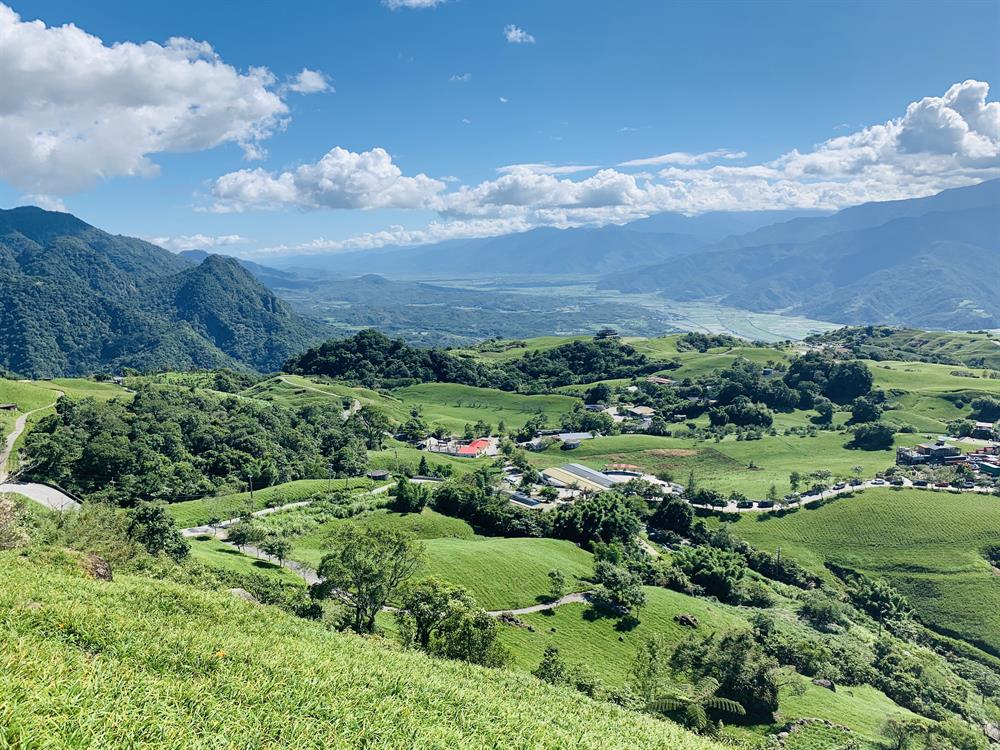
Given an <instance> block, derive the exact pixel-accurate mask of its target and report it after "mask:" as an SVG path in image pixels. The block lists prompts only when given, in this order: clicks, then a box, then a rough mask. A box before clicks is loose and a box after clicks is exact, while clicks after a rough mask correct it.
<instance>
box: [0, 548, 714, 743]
mask: <svg viewBox="0 0 1000 750" xmlns="http://www.w3.org/2000/svg"><path fill="white" fill-rule="evenodd" d="M0 558H2V564H0V695H3V696H4V701H3V705H2V707H0V718H2V722H3V723H2V726H3V733H2V735H0V737H2V738H3V744H4V745H5V746H7V747H14V748H28V747H46V748H53V749H58V750H62V749H64V748H65V749H67V750H83V749H84V748H98V747H99V748H102V750H125V749H126V748H135V747H142V748H146V749H148V750H174V749H175V748H179V747H183V748H190V749H191V750H200V749H202V748H213V749H215V748H249V747H254V748H279V747H295V748H321V747H322V748H331V749H333V750H347V749H348V748H360V747H367V748H376V747H378V748H398V749H399V750H402V749H403V748H424V749H427V750H430V749H431V748H435V749H438V748H439V749H441V750H444V749H445V748H461V749H465V750H472V749H473V748H476V749H478V748H484V749H485V748H496V747H504V748H509V749H510V750H534V749H535V748H541V747H544V748H551V749H552V750H569V749H571V748H572V749H573V750H577V749H580V750H586V749H588V748H589V749H592V750H598V749H600V750H606V749H625V748H628V749H629V750H646V749H649V750H653V749H654V748H655V749H657V750H659V749H661V748H664V747H669V748H675V749H676V750H708V749H709V748H711V747H714V746H713V745H712V744H711V743H710V741H708V740H705V739H701V738H698V737H695V736H694V735H692V734H689V733H687V732H686V731H685V730H683V729H681V728H680V727H679V726H677V725H674V724H669V723H666V722H662V721H657V720H655V719H653V718H650V717H645V716H642V715H639V714H633V713H628V712H625V711H623V710H621V709H618V708H616V707H614V706H611V705H608V704H599V703H595V702H592V701H590V700H589V699H587V698H584V697H582V696H581V695H579V694H578V693H576V692H573V691H570V690H568V689H556V688H551V687H549V686H547V685H545V684H544V683H542V682H540V681H538V680H536V679H534V678H532V677H530V676H528V675H525V674H522V673H518V672H514V671H500V670H489V669H484V668H481V667H475V666H471V665H467V664H463V663H460V662H450V661H443V660H431V659H428V658H427V657H424V656H422V655H419V654H416V653H408V652H400V651H398V650H397V649H395V648H392V647H387V646H385V645H382V644H380V643H379V642H378V641H377V640H375V641H373V640H364V639H361V638H357V637H354V636H349V635H343V634H337V633H332V632H329V631H328V630H326V629H325V628H323V627H322V626H321V625H319V624H316V623H312V622H308V621H305V620H301V619H296V618H294V617H292V616H291V615H287V614H285V613H283V612H280V611H278V610H277V609H275V608H272V607H257V606H255V605H252V604H248V603H246V602H243V601H239V600H237V599H235V598H233V597H231V596H229V595H226V594H222V593H211V592H202V591H197V590H194V589H191V588H189V587H185V586H182V585H178V584H173V583H170V582H165V581H153V580H150V579H144V578H133V577H129V576H116V578H115V580H114V581H112V582H102V581H94V580H91V579H89V578H84V577H83V576H82V575H81V574H80V573H79V572H77V568H76V565H75V561H74V560H73V559H72V558H69V557H68V556H66V557H65V559H64V560H54V561H48V562H44V563H43V562H37V561H32V560H29V559H26V558H24V557H19V556H17V555H14V554H12V553H3V554H2V555H0ZM81 717H86V720H82V719H81Z"/></svg>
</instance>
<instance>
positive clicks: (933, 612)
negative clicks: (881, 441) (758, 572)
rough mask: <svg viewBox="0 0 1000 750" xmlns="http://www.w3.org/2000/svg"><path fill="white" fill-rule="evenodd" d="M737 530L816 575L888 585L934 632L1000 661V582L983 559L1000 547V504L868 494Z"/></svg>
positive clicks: (936, 495) (742, 524) (743, 523)
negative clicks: (831, 573)
mask: <svg viewBox="0 0 1000 750" xmlns="http://www.w3.org/2000/svg"><path fill="white" fill-rule="evenodd" d="M733 530H734V531H735V532H736V534H738V535H739V536H741V537H743V538H745V539H747V541H749V542H751V543H753V544H755V545H757V546H759V547H762V548H764V549H768V550H773V549H774V548H775V547H779V546H780V547H781V548H782V550H783V553H784V554H787V555H789V556H791V557H794V558H795V559H797V560H799V561H800V562H802V563H803V564H806V565H809V566H810V567H812V568H813V569H815V570H821V569H822V565H823V563H824V562H826V561H831V562H835V563H838V564H841V565H846V566H849V567H852V568H855V569H858V570H862V571H866V572H868V573H870V574H872V575H876V576H879V577H885V578H887V579H889V580H890V581H891V582H892V584H893V585H894V586H896V587H897V588H898V589H899V590H900V591H902V592H903V593H904V594H905V595H906V596H907V598H908V599H909V600H910V603H911V604H912V605H913V606H914V607H915V608H916V610H917V612H918V613H919V614H920V615H921V617H923V618H924V620H926V621H927V622H928V623H929V624H931V625H934V626H937V627H939V628H943V629H945V630H947V631H950V632H952V633H955V634H957V635H959V636H960V637H962V638H965V639H967V640H969V641H970V642H972V643H979V644H981V645H984V646H985V647H986V648H988V649H989V650H990V651H992V652H993V653H994V654H1000V618H997V616H996V613H997V612H1000V576H997V575H995V574H994V572H993V571H992V570H991V569H990V566H989V564H988V563H987V562H986V559H985V557H984V556H983V549H984V548H985V547H986V546H987V545H989V544H997V543H1000V498H996V497H990V496H982V495H971V494H963V495H954V494H950V493H944V492H927V491H921V490H888V489H886V490H873V489H869V490H865V492H864V493H863V494H861V495H858V496H856V497H853V498H845V499H841V500H837V501H835V502H833V503H830V504H828V505H826V506H823V507H822V508H819V509H817V510H801V511H798V512H796V513H792V514H790V515H787V516H785V517H783V518H776V517H772V516H759V517H755V518H744V519H741V520H740V521H739V522H738V523H736V524H735V525H734V527H733Z"/></svg>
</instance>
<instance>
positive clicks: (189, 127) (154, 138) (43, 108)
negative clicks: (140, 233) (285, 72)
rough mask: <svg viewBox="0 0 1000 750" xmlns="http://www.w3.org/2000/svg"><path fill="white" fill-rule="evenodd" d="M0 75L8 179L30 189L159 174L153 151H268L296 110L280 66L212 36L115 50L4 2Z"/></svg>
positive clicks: (1, 148) (1, 167)
mask: <svg viewBox="0 0 1000 750" xmlns="http://www.w3.org/2000/svg"><path fill="white" fill-rule="evenodd" d="M0 81H2V82H3V83H2V84H0V86H2V91H3V94H2V103H0V175H2V178H3V180H4V181H6V182H9V183H11V184H12V185H14V186H16V187H18V188H20V189H21V190H24V191H26V192H32V193H54V194H61V195H65V194H68V193H73V192H77V191H79V190H83V189H85V188H87V187H89V186H91V185H92V184H94V183H95V182H97V181H99V180H101V179H105V178H108V177H113V176H117V175H150V174H154V173H156V171H157V166H156V164H155V163H154V162H153V161H152V160H151V158H150V157H151V156H153V155H155V154H158V153H166V152H173V153H178V152H193V151H201V150H204V149H209V148H213V147H215V146H218V145H219V144H222V143H227V142H231V143H237V144H239V145H240V146H242V147H243V150H244V152H245V153H246V155H247V156H249V157H258V156H260V155H261V154H262V153H263V149H262V147H261V145H260V144H261V142H262V141H263V140H265V139H266V138H268V137H269V136H270V135H271V134H272V133H274V132H275V131H276V130H278V129H279V128H281V127H283V126H284V124H285V122H286V115H287V112H288V110H287V107H286V105H285V104H284V102H283V101H282V100H281V97H280V96H279V94H278V93H276V91H275V90H274V88H275V79H274V76H273V75H272V74H271V72H270V71H268V70H267V69H266V68H250V69H249V70H247V71H246V72H240V71H238V70H236V68H234V67H232V66H231V65H227V64H226V63H224V62H223V61H222V60H221V59H220V58H219V56H218V55H217V54H216V53H215V51H214V50H213V49H212V47H211V46H210V45H209V44H207V43H205V42H197V41H194V40H191V39H182V38H172V39H169V40H167V42H166V43H165V44H162V45H161V44H157V43H155V42H143V43H141V44H134V43H132V42H124V43H117V44H114V45H111V46H108V45H105V44H104V43H103V42H102V41H101V39H99V38H98V37H96V36H93V35H91V34H88V33H87V32H85V31H83V30H82V29H79V28H77V27H76V26H73V25H72V24H68V25H66V26H60V27H52V28H49V27H46V26H45V24H44V23H43V22H41V21H22V20H21V18H20V17H19V16H18V15H17V14H16V13H15V12H14V11H13V10H11V9H10V8H9V7H7V6H6V5H2V4H0Z"/></svg>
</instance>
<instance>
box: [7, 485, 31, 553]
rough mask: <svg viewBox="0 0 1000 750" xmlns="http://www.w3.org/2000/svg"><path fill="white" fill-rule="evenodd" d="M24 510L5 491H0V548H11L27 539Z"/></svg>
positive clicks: (25, 542)
mask: <svg viewBox="0 0 1000 750" xmlns="http://www.w3.org/2000/svg"><path fill="white" fill-rule="evenodd" d="M29 538H30V537H29V535H28V524H27V518H26V514H25V513H24V511H23V510H22V509H21V508H20V507H19V506H18V505H17V504H16V503H15V502H14V499H13V498H12V497H10V495H7V494H5V493H0V550H4V549H13V548H14V547H20V546H21V545H22V544H27V543H28V540H29Z"/></svg>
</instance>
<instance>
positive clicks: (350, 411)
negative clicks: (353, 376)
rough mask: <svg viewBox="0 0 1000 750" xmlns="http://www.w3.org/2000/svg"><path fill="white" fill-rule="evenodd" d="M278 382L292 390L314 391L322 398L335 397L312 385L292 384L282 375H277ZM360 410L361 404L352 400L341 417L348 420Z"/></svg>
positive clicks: (334, 394)
mask: <svg viewBox="0 0 1000 750" xmlns="http://www.w3.org/2000/svg"><path fill="white" fill-rule="evenodd" d="M278 380H280V381H281V382H282V383H284V384H285V385H290V386H291V387H292V388H303V389H305V390H307V391H316V393H322V394H323V395H324V396H336V395H337V394H336V393H331V392H330V391H325V390H323V389H322V388H317V387H316V386H314V385H305V384H304V383H293V382H292V381H291V380H289V379H288V378H286V377H285V376H284V375H279V376H278ZM360 408H361V402H360V401H358V400H357V399H354V400H353V401H352V402H351V405H350V406H349V407H348V408H346V409H344V411H343V412H341V416H343V418H344V419H349V418H350V416H351V415H352V414H354V412H356V411H358V410H359V409H360Z"/></svg>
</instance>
